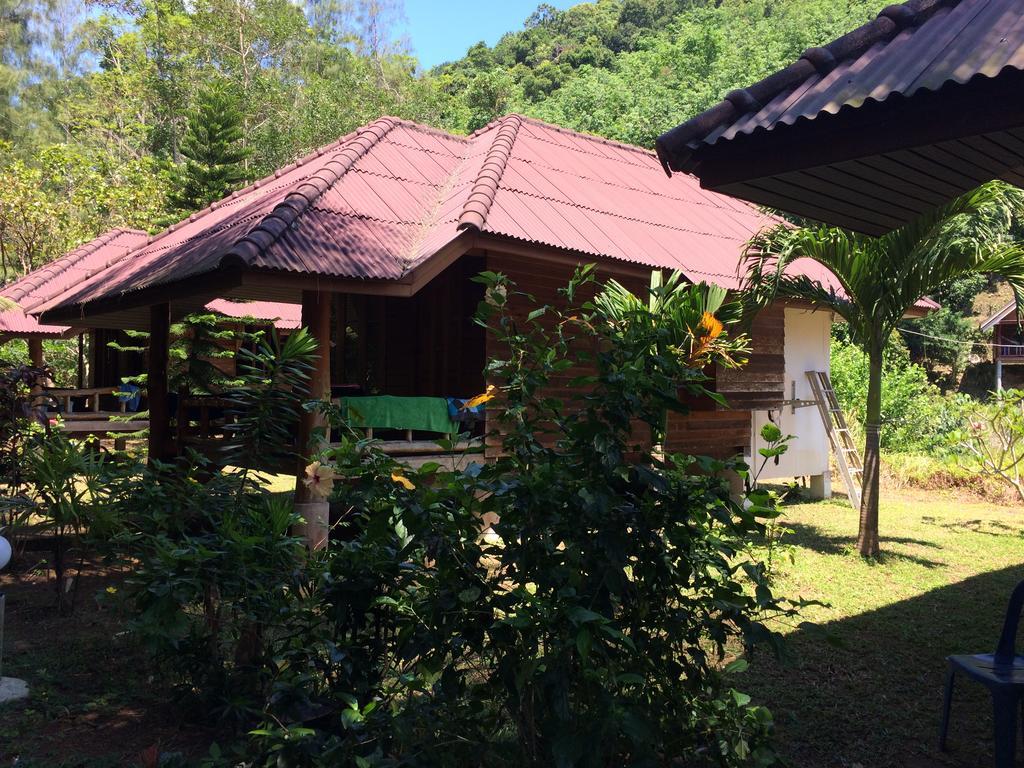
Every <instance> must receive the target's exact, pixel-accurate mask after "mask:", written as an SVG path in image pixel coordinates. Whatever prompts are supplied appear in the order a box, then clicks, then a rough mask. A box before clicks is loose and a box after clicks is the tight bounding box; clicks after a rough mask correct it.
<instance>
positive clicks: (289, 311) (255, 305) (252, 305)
mask: <svg viewBox="0 0 1024 768" xmlns="http://www.w3.org/2000/svg"><path fill="white" fill-rule="evenodd" d="M206 308H207V309H208V310H210V311H211V312H216V313H217V314H220V315H224V316H225V317H237V318H250V317H251V318H253V319H255V320H271V321H273V323H274V327H275V328H278V329H279V330H282V331H284V330H289V331H294V330H295V329H296V328H299V327H301V325H302V306H301V305H299V304H282V303H280V302H276V301H232V300H231V299H214V300H213V301H211V302H209V303H208V304H207V305H206Z"/></svg>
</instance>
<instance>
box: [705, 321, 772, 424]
mask: <svg viewBox="0 0 1024 768" xmlns="http://www.w3.org/2000/svg"><path fill="white" fill-rule="evenodd" d="M750 341H751V352H750V359H749V361H748V362H747V364H746V365H744V366H743V367H742V368H722V367H719V369H718V372H717V376H716V387H715V389H716V391H717V392H718V393H719V394H721V395H723V396H724V397H725V399H726V400H728V401H729V406H730V407H732V408H743V409H746V410H751V411H752V410H766V409H768V408H778V407H779V405H780V404H781V403H782V401H783V400H785V399H786V356H785V349H786V310H785V307H784V306H783V305H782V304H781V303H780V304H776V305H774V306H771V307H768V308H767V309H763V310H761V312H759V313H758V315H757V317H755V318H754V322H753V324H752V325H751V327H750Z"/></svg>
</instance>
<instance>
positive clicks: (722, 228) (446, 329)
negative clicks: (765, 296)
mask: <svg viewBox="0 0 1024 768" xmlns="http://www.w3.org/2000/svg"><path fill="white" fill-rule="evenodd" d="M774 222H775V220H774V219H772V218H771V217H769V216H767V215H766V214H765V213H763V212H762V211H760V210H758V209H757V208H755V207H754V206H752V205H750V204H747V203H744V202H740V201H737V200H734V199H731V198H728V197H725V196H723V195H720V194H717V193H714V192H709V191H706V190H702V189H701V188H700V186H699V184H698V183H697V181H696V180H695V179H693V178H692V177H684V178H683V179H679V178H676V179H671V180H670V179H668V178H666V176H665V174H664V173H663V172H662V169H661V165H660V163H659V161H658V159H657V157H656V156H655V155H654V154H653V153H652V152H648V151H645V150H643V149H640V148H637V147H631V146H628V145H624V144H619V143H616V142H612V141H608V140H605V139H601V138H597V137H594V136H589V135H584V134H580V133H577V132H573V131H569V130H565V129H562V128H558V127H555V126H552V125H548V124H545V123H542V122H538V121H536V120H532V119H528V118H524V117H521V116H518V115H510V116H507V117H504V118H501V119H500V120H497V121H495V122H494V123H492V124H491V125H489V126H487V127H485V128H483V129H481V130H479V131H477V132H476V133H474V134H472V135H470V136H455V135H451V134H448V133H445V132H442V131H438V130H435V129H432V128H428V127H425V126H421V125H417V124H415V123H410V122H407V121H404V120H400V119H397V118H390V117H387V118H382V119H380V120H378V121H376V122H374V123H371V124H369V125H367V126H365V127H364V128H362V129H360V130H358V131H356V132H354V133H353V134H350V135H348V136H346V137H344V138H343V139H341V140H340V141H338V142H336V143H334V144H332V145H330V146H328V147H324V148H322V149H321V150H318V151H317V152H316V153H314V154H312V155H310V156H308V157H306V158H303V159H302V160H300V161H298V162H296V163H295V164H293V165H291V166H288V167H286V168H283V169H281V170H280V171H278V172H276V173H275V174H274V175H273V176H271V177H268V178H266V179H263V180H261V181H259V182H257V183H255V184H253V185H252V186H250V187H248V188H246V189H244V190H240V191H238V192H235V193H233V194H232V195H231V196H230V197H228V198H226V199H225V200H222V201H220V202H219V203H216V204H214V205H213V206H211V207H210V208H208V209H206V210H204V211H201V212H199V213H197V214H194V215H192V216H190V217H189V218H188V219H187V220H185V221H182V222H181V223H179V224H177V225H175V226H174V227H171V228H170V229H169V230H167V231H166V232H165V233H163V234H161V235H157V236H155V237H153V238H151V239H150V240H149V241H148V242H147V243H146V244H144V245H140V246H139V247H137V248H135V249H134V250H133V251H132V252H131V253H129V254H128V255H127V257H125V258H123V259H121V260H119V261H117V262H116V263H114V264H112V265H110V266H108V267H107V268H106V269H104V270H103V271H102V272H101V273H99V274H96V275H93V276H92V277H89V278H86V279H84V280H81V281H78V282H76V284H75V285H73V286H69V287H68V288H67V289H66V290H64V291H63V292H62V293H60V294H59V295H57V296H54V297H53V298H51V299H50V300H48V301H47V302H45V303H44V304H42V305H41V306H39V307H36V308H35V310H34V311H36V312H41V319H42V321H44V322H47V323H54V322H56V323H64V322H71V321H72V320H73V319H79V318H80V319H81V320H82V321H85V322H89V323H93V324H96V325H98V326H102V327H109V328H151V329H153V328H155V329H156V330H157V331H158V332H159V333H163V332H164V328H165V327H166V324H167V318H168V316H169V315H170V314H175V315H178V314H183V313H184V312H187V311H192V310H193V309H195V308H196V307H200V306H203V304H205V303H206V302H208V301H210V300H211V299H212V298H213V297H218V296H219V297H228V298H245V299H251V300H259V301H273V302H286V303H301V304H302V305H303V315H302V324H303V325H304V326H307V327H310V328H311V330H312V331H313V333H314V335H316V336H317V337H318V338H320V339H322V340H323V341H325V342H328V346H329V347H332V348H331V354H330V355H328V356H327V357H329V358H330V360H329V362H328V363H327V368H326V369H325V370H323V371H320V372H319V373H318V377H319V378H318V379H317V381H316V382H315V387H318V388H321V389H326V388H327V387H328V386H331V385H335V386H340V385H352V386H362V387H363V388H364V391H374V392H380V393H385V394H389V395H398V396H431V397H446V396H453V397H465V396H471V395H473V394H476V393H478V392H480V391H482V390H483V387H484V385H485V381H484V377H483V368H484V364H485V361H486V359H487V358H488V357H489V356H490V355H491V353H492V352H494V350H493V349H492V348H491V347H490V344H491V342H490V341H489V340H488V339H485V338H484V335H483V334H482V332H481V331H480V329H479V328H477V327H476V326H474V325H473V324H472V323H471V322H470V320H469V318H470V317H471V315H472V313H473V311H474V309H475V307H476V305H477V303H478V301H479V299H480V297H481V289H480V287H479V286H478V285H477V284H475V283H473V282H471V281H470V277H471V276H473V275H475V274H477V273H479V272H480V271H481V270H484V269H488V270H492V271H497V272H503V273H505V274H507V275H508V276H509V277H510V278H511V279H513V280H514V281H515V282H516V283H517V284H518V285H519V286H520V288H521V289H522V290H524V291H526V292H528V293H530V294H532V295H533V296H534V297H535V300H536V301H537V302H540V303H550V302H554V301H557V300H558V294H557V289H558V288H559V287H561V286H564V285H565V283H566V282H567V280H568V278H569V276H570V274H571V273H572V271H573V270H574V269H575V267H576V266H577V265H579V264H583V263H596V264H597V265H598V268H599V274H601V275H604V276H606V277H615V278H616V279H618V280H620V281H621V282H623V283H625V284H626V285H628V286H629V287H631V288H632V289H633V290H636V291H644V290H646V289H647V286H648V285H649V281H650V276H651V272H652V270H680V271H681V272H682V273H683V274H684V276H685V277H686V278H687V279H689V280H691V281H693V282H699V281H707V282H711V283H716V284H719V285H722V286H724V287H726V288H729V289H736V288H738V287H739V286H740V283H741V276H742V255H743V251H744V247H745V244H746V243H747V241H748V240H749V239H750V238H751V236H753V235H754V234H755V233H756V232H757V231H758V230H760V229H761V228H762V227H763V226H765V225H766V224H771V223H774ZM796 268H797V269H800V270H804V271H805V272H806V273H807V274H809V275H811V276H812V277H815V278H817V279H819V280H821V281H822V282H824V283H829V282H831V275H829V274H828V273H827V272H826V271H824V270H823V269H822V268H821V267H820V266H818V265H817V264H816V263H814V262H805V263H803V264H799V265H798V266H797V267H796ZM829 327H830V317H829V316H828V315H826V314H825V313H823V312H813V311H811V308H810V307H807V306H796V305H789V306H783V305H781V304H780V305H778V306H776V307H773V308H770V309H768V310H766V311H764V312H763V313H761V315H759V317H758V318H757V320H756V323H755V325H754V328H753V346H754V354H753V357H752V360H751V363H750V365H748V366H747V367H746V368H744V369H742V370H738V371H727V370H722V371H718V372H717V376H716V381H715V386H716V388H717V389H718V391H719V392H721V393H722V394H724V395H725V396H726V397H727V398H728V400H729V401H730V403H731V405H732V406H733V407H732V409H729V410H725V409H718V408H714V407H713V406H710V405H709V406H707V407H706V410H698V411H695V412H694V413H692V414H690V415H689V416H688V417H686V418H679V419H675V420H673V422H672V423H671V424H670V429H669V439H668V445H667V447H668V448H669V449H670V450H683V451H692V452H699V453H705V454H717V455H720V456H725V455H730V454H736V453H744V452H750V451H752V450H753V449H754V447H755V446H754V443H753V438H752V430H753V429H754V428H755V426H756V424H757V423H758V419H761V420H763V419H765V418H767V413H768V411H772V412H773V418H775V419H776V420H778V419H780V418H781V419H782V420H783V422H784V427H785V429H786V431H788V432H793V433H794V434H798V435H799V440H798V441H797V442H798V443H799V444H800V445H799V447H797V446H796V444H794V448H793V449H792V450H791V452H790V454H788V455H787V460H786V461H787V463H786V465H785V466H781V465H780V467H781V468H780V469H779V470H778V471H779V472H780V473H781V472H786V473H788V474H789V475H790V476H792V475H819V476H822V475H824V476H827V472H828V450H827V445H826V442H825V435H824V431H823V427H822V425H821V424H820V422H818V421H815V419H816V418H817V417H816V416H814V415H813V414H811V413H810V410H811V409H804V410H803V411H801V412H796V413H791V412H790V409H788V408H787V409H785V410H783V409H782V404H783V402H784V401H787V400H789V399H791V398H792V397H793V396H794V395H795V396H796V397H797V398H801V397H803V398H806V397H808V396H809V392H808V391H806V387H807V382H806V380H805V375H804V372H805V371H807V370H815V369H817V370H822V369H824V370H827V366H828V343H829ZM752 414H758V415H757V416H756V417H755V416H752ZM159 439H160V436H159V435H157V436H156V438H155V440H157V441H159ZM154 445H156V443H155V444H154ZM156 447H157V449H158V450H159V446H158V445H156ZM488 450H490V448H488Z"/></svg>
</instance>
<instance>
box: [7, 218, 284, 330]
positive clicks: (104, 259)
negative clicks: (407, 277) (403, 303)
mask: <svg viewBox="0 0 1024 768" xmlns="http://www.w3.org/2000/svg"><path fill="white" fill-rule="evenodd" d="M148 241H149V235H148V234H146V233H145V232H143V231H141V230H138V229H112V230H110V231H109V232H105V233H103V234H102V235H100V236H99V237H96V238H94V239H93V240H90V241H89V242H87V243H85V244H83V245H81V246H79V247H78V248H75V249H74V250H73V251H70V252H69V253H67V254H66V255H64V256H61V257H60V258H58V259H55V260H54V261H51V262H50V263H49V264H46V265H45V266H42V267H40V268H39V269H36V270H33V271H32V272H30V273H29V274H27V275H25V276H24V277H22V278H20V279H18V280H16V281H15V282H13V283H11V284H10V285H7V286H4V287H3V288H0V296H3V297H5V298H8V299H11V300H12V301H14V302H15V303H17V305H18V308H17V309H10V310H6V311H3V312H0V336H43V337H48V338H60V337H62V336H65V335H67V334H69V333H71V332H72V331H73V329H72V328H70V327H67V326H62V325H45V324H43V323H40V322H39V321H38V320H37V319H36V318H35V317H33V316H32V314H30V313H32V312H33V311H38V308H39V307H40V306H41V305H43V304H45V303H47V302H50V301H52V300H54V299H55V298H57V297H59V296H60V295H61V294H62V293H64V292H67V291H69V290H73V289H74V288H75V287H76V286H78V285H81V284H82V283H83V282H85V281H87V280H89V279H90V278H91V277H93V276H94V275H97V274H98V273H100V272H102V271H104V270H105V269H108V268H110V267H112V266H114V265H116V264H118V263H119V262H121V261H123V260H124V259H125V258H127V257H128V256H129V254H131V253H133V252H134V251H135V250H136V249H138V248H141V247H143V246H145V245H146V244H147V242H148ZM206 306H207V308H208V309H210V310H211V311H213V312H219V313H221V314H224V315H226V316H228V317H254V318H257V319H261V320H279V322H276V323H275V325H276V326H277V327H278V328H281V329H294V328H298V327H299V320H300V317H299V316H300V307H299V306H298V305H296V304H279V303H277V302H263V301H258V302H246V303H242V302H234V301H226V300H222V299H218V300H215V301H211V302H210V303H209V304H207V305H206Z"/></svg>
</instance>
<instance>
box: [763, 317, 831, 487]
mask: <svg viewBox="0 0 1024 768" xmlns="http://www.w3.org/2000/svg"><path fill="white" fill-rule="evenodd" d="M785 322H786V347H785V358H786V399H787V400H789V399H791V398H792V393H793V384H792V382H794V381H795V382H796V397H797V399H798V400H810V399H812V394H811V384H810V382H809V381H808V380H807V375H806V372H807V371H828V370H830V368H829V337H830V334H831V330H832V315H831V313H829V312H824V311H821V310H819V311H817V312H812V311H810V310H804V309H792V308H789V309H786V321H785ZM771 415H772V417H773V419H774V421H775V424H776V425H777V426H778V427H779V429H781V430H782V432H783V434H787V435H795V436H796V437H795V439H794V440H792V441H791V442H790V444H789V450H788V451H786V453H785V454H783V455H782V457H781V458H780V459H779V465H778V466H775V465H774V463H773V462H772V461H769V462H768V465H767V466H766V467H765V468H764V472H763V474H762V475H761V477H760V479H761V480H771V479H774V478H788V477H800V476H803V475H820V474H823V473H826V472H828V459H829V445H828V436H827V435H826V434H825V426H824V425H823V424H822V423H821V416H820V415H819V413H818V409H817V408H816V407H806V408H797V409H796V413H793V410H792V408H790V407H789V406H787V407H785V408H782V409H781V410H776V411H772V412H771ZM767 421H768V411H754V417H753V419H752V420H751V422H752V428H753V430H754V434H753V440H752V441H751V444H752V445H753V446H754V455H753V456H752V457H751V458H750V462H751V468H752V469H756V468H757V467H759V466H760V465H761V461H763V459H762V458H761V457H760V456H758V454H757V450H758V449H759V448H763V447H765V446H764V444H763V443H762V442H761V438H760V435H761V427H762V426H764V424H765V423H767ZM755 462H756V463H755Z"/></svg>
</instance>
